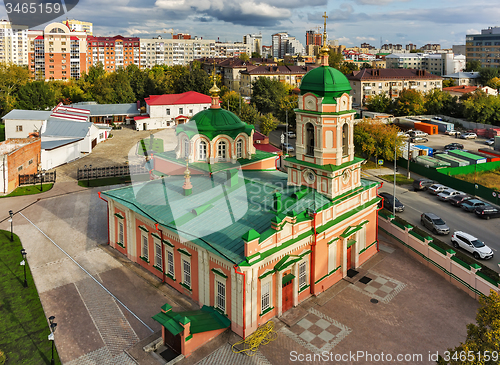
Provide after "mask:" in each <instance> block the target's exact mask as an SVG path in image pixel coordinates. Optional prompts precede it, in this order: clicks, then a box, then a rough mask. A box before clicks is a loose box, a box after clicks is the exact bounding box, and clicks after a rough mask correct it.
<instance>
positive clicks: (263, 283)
mask: <svg viewBox="0 0 500 365" xmlns="http://www.w3.org/2000/svg"><path fill="white" fill-rule="evenodd" d="M273 277H274V275H268V276H266V277H265V278H264V279H262V280H261V282H260V313H262V312H264V311H266V310H268V309H269V308H273V280H272V279H273ZM266 287H267V288H268V289H269V291H268V292H265V291H264V289H265V288H266ZM265 295H267V296H268V303H267V307H264V305H263V304H264V297H265Z"/></svg>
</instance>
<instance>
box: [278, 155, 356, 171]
mask: <svg viewBox="0 0 500 365" xmlns="http://www.w3.org/2000/svg"><path fill="white" fill-rule="evenodd" d="M364 160H365V159H364V158H359V157H354V159H353V160H352V161H348V162H344V163H343V164H342V165H338V166H337V165H331V164H330V165H317V164H314V163H311V162H305V161H301V160H297V159H296V158H294V157H287V158H286V160H285V161H287V162H290V163H293V164H297V165H304V166H309V167H314V168H316V169H320V170H323V171H329V172H333V171H337V170H342V169H344V168H346V167H348V166H351V165H355V164H356V163H359V162H362V161H364Z"/></svg>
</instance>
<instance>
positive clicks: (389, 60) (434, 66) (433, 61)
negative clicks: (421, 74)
mask: <svg viewBox="0 0 500 365" xmlns="http://www.w3.org/2000/svg"><path fill="white" fill-rule="evenodd" d="M385 60H386V67H387V68H413V69H419V70H426V71H428V72H430V73H432V74H434V75H438V76H441V75H445V74H448V73H455V72H460V71H463V70H464V69H465V56H463V55H454V54H453V53H434V54H427V53H393V54H390V55H387V56H386V57H385Z"/></svg>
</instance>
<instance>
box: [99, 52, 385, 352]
mask: <svg viewBox="0 0 500 365" xmlns="http://www.w3.org/2000/svg"><path fill="white" fill-rule="evenodd" d="M214 86H215V85H214ZM350 91H351V87H350V85H349V81H348V80H347V78H346V77H345V76H344V75H343V74H342V73H341V72H339V71H338V70H336V69H334V68H331V67H329V66H328V48H326V47H325V46H323V48H322V50H321V66H320V67H318V68H316V69H313V70H311V71H309V72H308V73H307V74H306V75H305V76H304V78H303V79H302V82H301V86H300V95H299V102H298V109H296V111H295V112H296V116H297V143H296V156H295V157H287V158H286V159H285V161H284V163H285V167H286V170H287V172H286V173H283V172H281V171H278V170H276V169H275V168H274V159H275V155H272V154H268V155H266V154H265V152H262V151H256V150H255V148H254V147H253V145H252V143H251V141H252V136H253V133H254V130H253V126H250V125H246V124H245V123H243V122H242V121H241V120H239V118H238V117H237V116H236V115H234V114H233V113H231V112H229V111H226V110H221V109H220V106H219V100H218V89H217V88H216V87H215V88H213V89H212V90H211V93H212V104H211V107H210V108H209V109H207V110H204V111H201V112H200V113H198V114H196V115H194V116H193V118H191V120H190V121H189V122H188V123H186V124H184V125H182V126H180V128H178V130H177V138H178V142H179V143H178V146H177V149H176V150H175V151H172V152H170V154H167V155H165V154H164V155H160V156H155V157H154V159H153V160H154V170H155V171H154V174H153V175H154V176H156V177H157V179H155V180H152V181H149V182H146V183H143V184H134V185H132V186H127V187H123V188H118V189H114V190H108V191H105V192H103V193H102V195H103V197H105V198H106V200H107V202H108V210H109V214H108V216H109V222H108V223H109V244H110V245H111V246H112V247H114V248H115V249H116V250H118V251H120V252H121V253H123V254H124V255H126V256H127V257H128V258H129V259H130V260H132V261H134V262H136V263H138V264H139V265H141V266H143V267H144V268H145V269H146V270H149V271H150V272H152V273H153V274H155V275H156V276H158V277H159V278H161V279H162V281H163V282H164V283H165V284H166V285H170V286H171V287H173V288H175V289H177V290H178V291H179V292H181V293H183V294H184V295H186V296H188V297H190V298H191V299H192V300H194V301H195V302H197V303H199V305H200V310H199V311H195V312H184V313H173V312H172V308H171V307H170V306H169V305H168V304H166V305H165V306H164V307H162V311H161V312H160V313H158V314H157V315H156V316H155V317H154V318H155V319H156V320H157V321H158V322H160V323H161V324H162V325H163V337H164V341H165V342H168V343H169V344H170V345H171V346H172V347H175V349H177V351H179V352H182V353H183V354H184V355H185V356H188V355H189V354H190V353H191V352H192V351H193V350H194V349H195V348H197V347H198V346H200V345H201V344H203V343H204V342H206V341H207V340H208V339H209V338H211V337H213V336H215V335H217V334H218V333H220V331H223V330H224V329H225V328H227V327H229V326H230V328H231V330H232V331H234V332H235V333H237V334H238V335H240V336H242V337H247V336H249V335H250V334H252V333H253V332H254V331H255V330H256V329H257V328H258V327H259V326H261V325H263V324H265V323H266V322H267V321H269V320H270V319H272V318H273V317H278V316H281V315H283V313H285V312H286V311H288V310H289V309H291V308H292V307H294V306H297V305H299V304H300V303H301V302H302V301H304V300H305V299H307V298H309V297H310V296H313V295H314V296H316V295H319V294H321V293H322V292H324V291H325V290H327V289H328V288H330V287H331V286H332V285H334V284H335V283H337V282H339V281H340V280H342V278H343V277H345V276H346V275H347V272H348V270H349V269H354V268H356V267H358V266H360V265H361V264H363V263H364V262H365V261H366V260H368V259H369V258H370V257H372V256H373V255H374V254H375V253H377V251H378V244H377V209H378V208H377V203H378V202H379V201H380V198H379V197H378V195H377V189H378V188H379V186H378V184H377V183H376V182H373V181H368V180H364V179H362V178H361V163H362V162H363V160H362V159H360V158H357V157H355V156H354V145H353V119H354V115H355V111H354V110H352V97H351V96H350V95H349V93H350ZM174 155H175V156H174ZM175 159H177V160H176V162H174V160H175ZM168 164H171V165H170V167H172V166H174V164H175V166H177V167H176V169H171V168H170V167H168V166H167V165H168ZM247 166H251V168H246V167H247ZM181 167H182V168H181ZM173 170H175V173H169V172H168V171H173ZM202 319H203V320H202ZM202 323H204V325H201V324H202Z"/></svg>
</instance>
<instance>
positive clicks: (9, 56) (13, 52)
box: [0, 20, 29, 65]
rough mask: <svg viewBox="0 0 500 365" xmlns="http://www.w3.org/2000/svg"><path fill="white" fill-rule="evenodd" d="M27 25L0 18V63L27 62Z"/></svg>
mask: <svg viewBox="0 0 500 365" xmlns="http://www.w3.org/2000/svg"><path fill="white" fill-rule="evenodd" d="M28 45H29V41H28V26H26V25H17V24H12V23H11V22H9V21H6V20H0V63H7V64H15V65H27V64H28Z"/></svg>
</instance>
